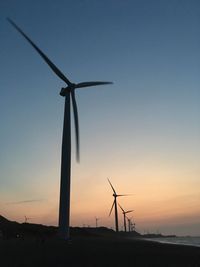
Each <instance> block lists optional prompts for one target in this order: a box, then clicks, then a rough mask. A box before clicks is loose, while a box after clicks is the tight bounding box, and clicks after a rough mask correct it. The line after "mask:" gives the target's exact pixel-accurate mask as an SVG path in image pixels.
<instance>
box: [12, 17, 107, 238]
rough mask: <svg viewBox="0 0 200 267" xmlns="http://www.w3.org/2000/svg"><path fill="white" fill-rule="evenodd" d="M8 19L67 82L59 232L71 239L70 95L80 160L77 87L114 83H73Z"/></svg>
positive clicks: (64, 95)
mask: <svg viewBox="0 0 200 267" xmlns="http://www.w3.org/2000/svg"><path fill="white" fill-rule="evenodd" d="M7 20H8V21H9V22H10V23H11V24H12V26H13V27H14V28H15V29H16V30H17V31H18V32H19V33H20V34H21V35H22V36H23V37H24V38H25V39H26V40H27V41H28V42H29V43H30V44H31V45H32V47H33V48H34V49H35V50H36V51H37V52H38V53H39V55H40V56H41V57H42V58H43V60H44V61H45V62H46V63H47V65H48V66H49V67H50V68H51V69H52V71H53V72H54V73H55V74H56V75H57V76H58V77H59V78H60V79H61V80H63V81H64V82H65V83H66V84H67V87H63V88H62V89H61V91H60V95H61V96H63V97H65V111H64V124H63V137H62V156H61V182H60V207H59V233H60V237H61V238H63V239H65V240H68V239H69V222H70V180H71V179H70V177H71V121H70V110H71V109H70V96H71V101H72V107H73V113H74V124H75V139H76V159H77V161H78V162H79V158H80V157H79V123H78V109H77V104H76V99H75V89H77V88H84V87H89V86H96V85H105V84H112V82H100V81H95V82H81V83H72V82H71V81H70V80H69V79H68V78H67V77H66V76H65V75H64V74H63V73H62V72H61V71H60V70H59V69H58V68H57V67H56V66H55V65H54V63H53V62H52V61H51V60H50V59H49V58H48V57H47V56H46V55H45V54H44V53H43V52H42V51H41V50H40V49H39V48H38V46H36V45H35V44H34V43H33V41H32V40H31V39H30V38H29V37H28V36H27V35H26V34H25V33H24V32H23V31H22V30H21V29H20V28H19V27H18V26H17V25H16V24H15V23H14V22H13V21H12V20H11V19H9V18H7Z"/></svg>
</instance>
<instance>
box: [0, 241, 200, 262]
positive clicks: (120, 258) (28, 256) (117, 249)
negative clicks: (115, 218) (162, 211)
mask: <svg viewBox="0 0 200 267" xmlns="http://www.w3.org/2000/svg"><path fill="white" fill-rule="evenodd" d="M0 266H1V267H32V266H34V267H50V266H52V267H64V266H66V267H71V266H73V267H75V266H76V267H81V266H85V267H90V266H91V267H92V266H94V267H96V266H99V267H103V266H106V267H107V266H108V267H110V266H115V267H116V266H120V267H123V266H144V267H145V266H148V267H149V266H152V267H155V266H159V267H164V266H173V267H177V266H181V267H183V266H195V267H200V248H197V247H189V246H179V245H169V244H159V243H154V242H149V241H144V240H141V241H140V240H129V239H125V238H116V237H74V239H73V240H72V243H71V244H67V243H66V242H64V241H60V240H56V239H49V240H45V241H44V242H42V241H41V240H39V241H38V240H34V239H32V240H20V239H15V240H14V239H13V240H11V239H10V240H1V241H0Z"/></svg>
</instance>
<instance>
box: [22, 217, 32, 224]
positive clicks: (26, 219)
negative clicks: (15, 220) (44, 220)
mask: <svg viewBox="0 0 200 267" xmlns="http://www.w3.org/2000/svg"><path fill="white" fill-rule="evenodd" d="M24 219H25V220H24V222H25V223H27V222H28V221H29V220H31V219H32V218H28V217H26V216H24Z"/></svg>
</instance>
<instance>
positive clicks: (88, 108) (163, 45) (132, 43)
mask: <svg viewBox="0 0 200 267" xmlns="http://www.w3.org/2000/svg"><path fill="white" fill-rule="evenodd" d="M199 15H200V4H199V1H184V0H183V1H180V0H179V1H176V0H174V1H167V0H165V1H164V0H163V1H158V0H157V1H147V0H143V1H95V0H94V1H91V0H90V1H89V0H88V1H61V0H60V1H57V2H55V1H42V2H41V1H36V0H35V1H29V0H28V1H9V0H8V1H4V0H2V1H1V3H0V23H1V27H0V34H1V51H0V56H1V61H0V65H1V66H0V67H1V90H0V121H1V133H0V135H1V138H0V147H1V152H0V169H1V177H0V212H1V213H2V214H3V215H5V216H8V217H11V218H12V219H16V220H19V221H20V220H23V215H24V213H26V215H27V216H29V217H33V218H35V222H43V223H48V224H51V223H53V224H56V223H57V206H58V195H59V175H60V148H61V136H62V121H63V104H64V101H63V100H64V99H63V98H62V97H61V96H60V95H59V92H60V88H61V87H62V86H64V83H63V82H62V81H61V80H59V79H58V78H57V77H56V76H55V75H54V73H53V72H52V71H51V70H50V69H49V68H48V66H47V65H46V64H45V63H44V62H43V61H42V59H41V58H40V57H39V55H38V54H37V53H36V52H35V51H34V50H33V49H32V47H31V46H30V45H29V44H28V43H27V42H26V41H25V40H24V39H23V38H22V37H21V36H20V35H19V34H18V33H17V32H16V31H15V29H13V28H12V26H11V25H10V24H9V23H8V22H7V21H6V17H7V16H8V17H10V18H12V19H13V20H14V21H15V22H16V23H17V24H18V25H19V26H20V27H21V28H22V29H23V30H24V31H25V32H26V33H27V34H28V35H29V36H30V37H31V38H32V39H33V40H34V42H35V43H36V44H37V45H38V46H39V47H40V48H41V49H42V50H43V51H44V52H45V53H46V54H47V55H48V56H49V58H50V59H51V60H52V61H53V62H54V63H55V64H56V65H57V66H58V67H59V68H60V69H61V70H62V71H63V72H64V73H65V74H66V76H67V77H68V78H69V79H70V80H72V81H74V82H81V81H90V80H103V81H113V82H114V84H113V85H108V86H102V87H98V88H88V89H81V90H79V91H77V92H76V97H77V102H78V108H79V119H80V136H81V139H80V141H81V163H80V164H77V163H76V162H75V156H74V138H73V137H72V139H73V140H72V146H73V155H72V209H71V210H72V216H71V223H72V224H73V225H81V224H82V223H83V222H85V223H86V224H92V223H95V221H94V219H93V218H94V216H95V215H96V216H99V217H101V218H102V220H101V221H102V224H105V225H107V226H113V218H108V217H107V213H108V212H109V209H110V205H111V203H112V196H111V191H110V188H109V185H108V183H107V181H106V178H107V177H110V179H111V181H112V182H113V184H115V185H116V186H117V187H118V188H121V190H122V191H123V190H124V191H126V192H127V191H131V192H132V193H134V194H136V196H135V197H134V199H133V198H131V199H123V200H121V201H122V203H121V204H122V205H124V206H125V207H126V206H127V208H131V209H132V208H133V209H135V220H136V223H137V225H138V228H139V229H141V231H142V230H143V229H147V228H149V229H150V230H152V231H153V230H155V228H159V229H161V230H162V231H164V232H166V233H172V232H173V233H179V232H180V234H187V233H189V234H200V230H199V229H197V227H196V220H197V221H198V219H200V216H199V214H200V213H199V212H200V209H199V204H200V203H199V202H200V200H199V194H200V189H199V188H200V181H199V174H200V169H199V151H200V150H199V148H200V142H199V134H200V123H199V122H200V121H199V118H200V108H199V97H200V90H199V84H200V83H199V82H200V78H199V77H200V75H199V70H200V63H199V62H200V53H199V45H200V33H199V28H200V27H199V26H200V16H199ZM72 129H73V126H72ZM72 136H74V134H72ZM26 199H39V200H41V199H42V201H39V202H38V203H37V202H33V203H31V202H30V203H29V204H28V203H26V204H24V205H18V206H17V207H16V206H15V205H14V206H12V205H9V206H7V205H6V204H5V203H7V202H15V201H22V200H26ZM102 199H103V200H105V201H103V200H102ZM174 199H178V200H177V201H176V202H175V203H176V205H175V204H174V205H173V204H172V203H174V202H173V200H174ZM101 201H102V203H101ZM191 202H192V204H188V203H191ZM94 203H96V207H95V205H94ZM100 203H101V205H100ZM185 205H186V206H185ZM187 205H188V206H187ZM50 207H51V208H50ZM37 209H38V210H39V211H38V212H37ZM149 209H151V210H152V213H149ZM161 211H162V212H163V213H162V212H161ZM96 213H98V214H96ZM155 214H156V215H155ZM165 216H167V225H166V223H164V222H163V220H164V219H165ZM183 217H184V218H187V219H186V220H185V222H186V223H185V224H184V225H182V223H183V221H184V220H183ZM163 218H164V219H163ZM188 218H189V219H188ZM93 221H94V222H93ZM180 225H182V227H180ZM192 225H194V227H192ZM180 229H181V230H180Z"/></svg>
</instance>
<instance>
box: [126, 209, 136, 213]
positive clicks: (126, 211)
mask: <svg viewBox="0 0 200 267" xmlns="http://www.w3.org/2000/svg"><path fill="white" fill-rule="evenodd" d="M132 211H134V210H128V211H126V212H125V213H130V212H132Z"/></svg>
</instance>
